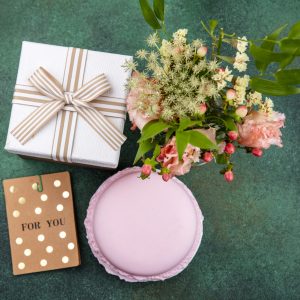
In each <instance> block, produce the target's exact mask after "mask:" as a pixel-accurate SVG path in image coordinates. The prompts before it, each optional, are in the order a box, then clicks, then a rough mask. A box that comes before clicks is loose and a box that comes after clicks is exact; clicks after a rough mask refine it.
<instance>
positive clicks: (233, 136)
mask: <svg viewBox="0 0 300 300" xmlns="http://www.w3.org/2000/svg"><path fill="white" fill-rule="evenodd" d="M227 134H228V137H229V138H230V139H231V140H232V141H235V140H236V139H237V138H238V136H239V134H238V133H237V132H236V131H229V132H228V133H227Z"/></svg>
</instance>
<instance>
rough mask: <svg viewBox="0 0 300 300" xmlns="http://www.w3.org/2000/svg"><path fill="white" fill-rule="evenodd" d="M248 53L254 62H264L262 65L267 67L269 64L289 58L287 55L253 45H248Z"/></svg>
mask: <svg viewBox="0 0 300 300" xmlns="http://www.w3.org/2000/svg"><path fill="white" fill-rule="evenodd" d="M250 53H251V54H252V56H253V57H254V59H255V60H257V61H260V62H264V65H268V64H269V63H271V62H281V61H282V60H284V59H286V58H287V57H288V56H289V55H288V54H287V53H279V52H273V51H270V50H266V49H263V48H261V47H258V46H256V45H254V44H253V43H251V45H250Z"/></svg>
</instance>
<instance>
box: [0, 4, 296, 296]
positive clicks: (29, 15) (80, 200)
mask: <svg viewBox="0 0 300 300" xmlns="http://www.w3.org/2000/svg"><path fill="white" fill-rule="evenodd" d="M200 18H203V19H204V20H208V19H210V18H217V19H219V20H220V21H221V22H222V24H223V25H224V28H226V30H227V31H228V32H234V31H235V32H237V33H238V34H240V35H242V34H245V35H247V36H248V37H252V38H258V37H262V36H263V35H264V34H265V33H268V32H270V31H271V30H272V29H273V28H275V27H276V26H277V25H279V24H282V23H286V22H287V23H292V22H295V21H296V20H297V18H298V19H300V2H299V1H298V0H287V1H282V0H264V1H260V0H255V1H246V0H239V1H229V0H214V1H212V0H197V1H192V0H190V1H184V0H176V1H174V0H172V1H171V0H169V1H167V14H166V19H167V24H168V27H169V30H170V31H173V30H175V29H177V28H179V27H186V28H189V31H190V33H191V36H192V37H196V36H198V35H203V36H204V37H206V36H205V35H204V32H203V30H202V29H201V28H200V26H199V20H200ZM149 32H150V30H149V29H148V27H147V26H146V24H145V23H144V21H143V19H142V16H141V13H140V11H139V6H138V1H136V0H131V1H125V0H123V1H122V0H110V1H104V0H102V1H101V0H98V1H97V0H94V1H93V0H81V1H79V0H74V1H71V0H69V1H67V0H65V1H63V0H61V1H57V0H56V1H54V0H39V1H33V0H27V1H26V0H15V1H7V0H0V99H1V105H0V113H1V114H0V122H1V126H0V145H1V147H0V148H1V149H0V177H1V180H2V179H4V178H11V177H20V176H26V175H34V174H39V173H50V172H58V171H64V170H69V171H70V172H71V175H72V180H73V191H74V194H75V206H76V216H77V223H78V231H79V240H80V249H81V255H82V265H81V266H80V267H78V268H74V269H65V270H59V271H52V272H45V273H39V274H32V275H25V276H20V277H13V276H12V270H11V262H10V250H9V241H8V233H7V222H6V216H5V208H4V199H3V193H2V190H1V191H0V198H1V199H0V243H1V245H0V255H1V257H0V298H1V299H297V298H298V299H299V297H300V287H299V278H300V270H299V268H300V235H299V233H300V226H299V225H300V221H299V192H300V191H299V182H300V171H299V151H298V149H299V147H300V142H299V129H300V119H299V118H298V116H299V112H300V101H299V100H300V99H298V98H299V96H294V97H286V99H282V98H280V99H279V98H278V99H275V103H276V105H277V109H278V110H279V111H282V112H284V113H285V114H286V117H287V122H286V128H285V129H284V130H283V133H284V137H283V141H284V148H283V149H278V148H276V149H275V148H272V149H271V150H270V151H268V152H266V153H265V155H264V157H263V158H261V159H256V158H254V157H251V156H250V155H249V156H243V159H242V156H240V155H237V157H236V161H237V162H238V167H237V168H236V180H235V181H234V182H233V183H232V184H227V183H225V182H224V181H223V179H222V177H221V176H220V175H218V172H217V170H218V169H217V167H216V166H213V165H210V166H205V167H202V168H199V169H194V170H193V171H191V172H190V173H189V174H188V175H186V176H184V177H182V178H181V179H182V181H184V182H185V183H186V184H187V185H188V187H189V188H190V189H191V190H192V191H193V193H194V195H195V196H196V198H197V199H198V202H199V204H200V206H201V209H202V211H203V214H204V216H205V222H204V237H203V241H202V244H201V247H200V250H199V252H198V253H197V255H196V257H195V258H194V260H193V261H192V263H191V264H190V266H189V267H188V268H187V269H186V270H185V271H184V272H183V273H181V274H179V275H178V276H176V277H174V278H172V279H169V280H167V281H165V282H156V283H136V284H132V283H126V282H124V281H121V280H119V279H118V278H117V277H114V276H111V275H109V274H107V273H106V272H105V271H104V269H103V268H102V267H101V266H100V265H98V263H97V261H96V259H95V258H94V257H93V255H92V253H91V251H90V249H89V246H88V244H87V240H86V237H85V229H84V225H83V221H84V218H85V215H86V209H87V206H88V203H89V199H90V197H91V196H92V194H93V193H94V191H95V190H96V189H97V187H98V186H99V185H100V184H101V183H102V182H103V181H104V180H105V179H106V178H108V177H109V176H111V175H112V174H114V173H115V171H103V170H94V169H87V168H78V167H68V166H65V165H60V164H55V163H46V162H37V161H32V160H23V159H21V158H19V157H18V156H16V155H11V154H8V153H6V152H5V151H4V150H3V148H4V145H5V139H6V133H7V127H8V123H9V115H10V110H11V98H12V94H13V90H14V84H15V79H16V74H17V69H18V62H19V55H20V47H21V42H22V41H23V40H28V41H35V42H42V43H49V44H57V45H64V46H75V47H81V48H87V49H92V50H99V51H107V52H115V53H122V54H128V55H132V54H133V53H134V52H135V51H136V50H137V49H139V48H141V47H143V43H144V40H145V38H146V36H147V34H148V33H149ZM129 127H130V125H129V122H127V123H126V130H125V132H126V134H127V136H128V140H127V141H126V143H125V145H124V146H123V148H122V154H121V159H120V165H119V169H123V168H125V167H128V166H130V165H131V163H132V160H133V157H134V153H135V151H136V144H135V141H136V140H137V138H138V134H137V133H134V134H133V133H131V132H130V131H129ZM1 189H2V187H1Z"/></svg>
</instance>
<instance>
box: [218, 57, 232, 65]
mask: <svg viewBox="0 0 300 300" xmlns="http://www.w3.org/2000/svg"><path fill="white" fill-rule="evenodd" d="M216 56H217V57H218V58H220V59H222V60H224V61H225V62H227V63H229V64H233V63H234V57H231V56H222V55H216Z"/></svg>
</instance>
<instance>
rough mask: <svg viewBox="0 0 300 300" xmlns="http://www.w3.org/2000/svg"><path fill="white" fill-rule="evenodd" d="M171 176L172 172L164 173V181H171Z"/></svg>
mask: <svg viewBox="0 0 300 300" xmlns="http://www.w3.org/2000/svg"><path fill="white" fill-rule="evenodd" d="M170 178H171V176H170V174H169V173H164V174H163V175H162V179H163V180H164V181H166V182H167V181H169V179H170Z"/></svg>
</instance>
